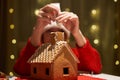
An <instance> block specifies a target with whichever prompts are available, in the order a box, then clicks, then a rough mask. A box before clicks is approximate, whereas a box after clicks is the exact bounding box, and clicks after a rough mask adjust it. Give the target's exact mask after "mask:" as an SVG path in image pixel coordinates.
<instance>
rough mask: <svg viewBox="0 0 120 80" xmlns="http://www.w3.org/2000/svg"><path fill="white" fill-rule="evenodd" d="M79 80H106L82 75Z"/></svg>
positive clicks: (21, 78) (20, 79) (19, 79)
mask: <svg viewBox="0 0 120 80" xmlns="http://www.w3.org/2000/svg"><path fill="white" fill-rule="evenodd" d="M16 80H33V79H30V78H26V77H18V78H17V79H16ZM77 80H105V79H102V78H95V77H92V76H85V75H80V76H78V78H77Z"/></svg>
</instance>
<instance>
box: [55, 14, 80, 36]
mask: <svg viewBox="0 0 120 80" xmlns="http://www.w3.org/2000/svg"><path fill="white" fill-rule="evenodd" d="M56 20H57V22H59V23H62V24H63V25H64V26H65V27H66V28H67V29H68V30H69V31H70V32H71V33H72V35H75V34H76V32H79V18H78V16H77V15H76V14H74V13H72V12H61V13H60V14H59V16H58V17H57V18H56Z"/></svg>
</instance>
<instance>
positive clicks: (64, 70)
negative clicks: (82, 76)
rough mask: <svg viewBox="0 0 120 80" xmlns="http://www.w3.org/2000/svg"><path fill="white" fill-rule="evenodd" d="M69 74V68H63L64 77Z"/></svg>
mask: <svg viewBox="0 0 120 80" xmlns="http://www.w3.org/2000/svg"><path fill="white" fill-rule="evenodd" d="M68 74H69V68H68V67H65V68H63V75H68Z"/></svg>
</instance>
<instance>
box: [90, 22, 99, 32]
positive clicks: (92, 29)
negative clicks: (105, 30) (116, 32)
mask: <svg viewBox="0 0 120 80" xmlns="http://www.w3.org/2000/svg"><path fill="white" fill-rule="evenodd" d="M90 31H91V32H92V33H93V34H95V33H96V32H98V31H99V27H98V25H95V24H94V25H92V26H91V27H90Z"/></svg>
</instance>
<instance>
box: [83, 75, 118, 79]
mask: <svg viewBox="0 0 120 80" xmlns="http://www.w3.org/2000/svg"><path fill="white" fill-rule="evenodd" d="M81 75H85V76H90V77H95V78H101V79H105V80H120V76H115V75H110V74H105V73H101V74H93V75H92V74H81Z"/></svg>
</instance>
